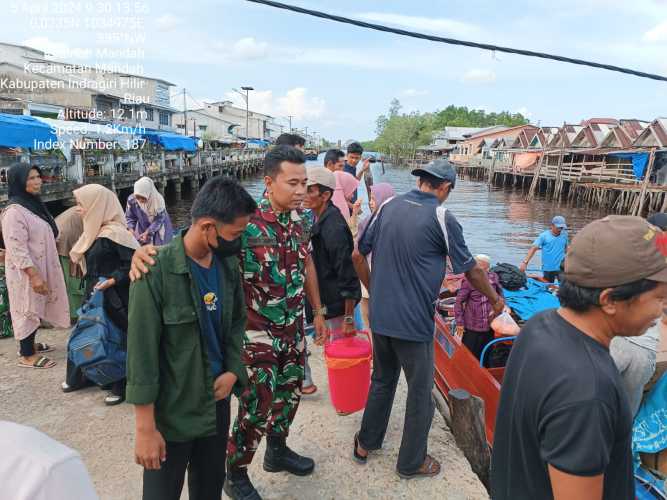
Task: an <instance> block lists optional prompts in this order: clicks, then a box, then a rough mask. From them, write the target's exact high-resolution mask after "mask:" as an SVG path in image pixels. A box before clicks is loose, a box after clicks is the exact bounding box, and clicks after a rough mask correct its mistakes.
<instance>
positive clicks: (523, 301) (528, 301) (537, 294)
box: [503, 278, 560, 321]
mask: <svg viewBox="0 0 667 500" xmlns="http://www.w3.org/2000/svg"><path fill="white" fill-rule="evenodd" d="M548 285H549V283H542V282H540V281H536V280H534V279H532V278H529V279H528V283H527V284H526V287H525V288H522V289H521V290H515V291H512V290H505V289H503V294H504V295H505V302H506V303H507V305H508V306H509V307H511V308H512V310H513V311H514V312H515V313H516V314H517V316H519V318H521V319H522V320H524V321H528V320H529V319H530V318H531V317H532V316H533V315H534V314H537V313H539V312H541V311H545V310H546V309H556V308H558V307H560V303H559V302H558V299H557V298H556V297H555V296H554V295H553V294H552V293H551V292H550V291H549V289H548V288H547V287H548Z"/></svg>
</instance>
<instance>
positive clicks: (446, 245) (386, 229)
mask: <svg viewBox="0 0 667 500" xmlns="http://www.w3.org/2000/svg"><path fill="white" fill-rule="evenodd" d="M438 205H439V203H438V199H437V198H436V197H435V196H434V195H432V194H429V193H423V192H421V191H419V190H413V191H410V192H409V193H406V194H404V195H401V196H397V197H395V198H394V199H392V200H390V201H389V202H387V203H386V204H385V205H383V206H382V208H381V210H380V212H379V213H378V214H377V216H376V217H375V218H374V219H373V220H371V222H370V223H369V225H368V227H367V229H366V231H365V232H364V234H363V235H362V236H361V240H360V242H359V251H360V252H361V253H362V254H364V255H368V254H369V253H370V252H373V258H372V265H373V267H372V272H371V287H370V309H371V311H372V313H371V330H372V331H373V333H376V334H380V335H385V336H387V337H395V338H399V339H403V340H411V341H415V342H429V341H431V340H433V329H434V326H435V325H434V322H433V314H434V311H435V306H434V304H435V300H436V299H437V298H438V293H439V292H440V286H441V285H442V280H443V279H444V277H445V265H446V260H445V257H447V256H449V258H450V260H451V262H452V267H453V270H454V273H457V274H458V273H465V272H467V271H469V270H470V269H472V268H473V267H474V265H475V260H474V259H473V257H472V255H470V251H469V250H468V247H467V246H466V242H465V240H464V238H463V230H462V229H461V225H460V224H459V223H458V221H457V220H456V217H454V215H453V214H452V213H451V212H450V211H447V212H446V214H445V227H446V229H447V242H445V235H444V234H443V232H442V229H441V227H440V224H439V222H438V218H437V215H436V209H437V207H438Z"/></svg>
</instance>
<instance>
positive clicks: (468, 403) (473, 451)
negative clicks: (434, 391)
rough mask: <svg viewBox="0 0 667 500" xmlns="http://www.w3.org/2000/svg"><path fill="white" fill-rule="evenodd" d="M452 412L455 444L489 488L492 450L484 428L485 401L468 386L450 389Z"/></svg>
mask: <svg viewBox="0 0 667 500" xmlns="http://www.w3.org/2000/svg"><path fill="white" fill-rule="evenodd" d="M448 399H449V404H450V407H451V415H452V433H453V434H454V439H456V444H457V445H458V447H459V448H460V449H461V451H463V454H464V455H465V457H466V458H467V459H468V461H469V462H470V466H471V468H472V470H473V472H475V474H477V476H479V479H480V481H482V484H484V486H486V489H487V490H488V489H489V484H490V483H489V476H490V472H491V451H490V450H489V446H488V444H487V443H486V431H485V430H484V402H483V401H482V400H481V399H480V398H478V397H476V396H471V395H470V393H469V392H468V391H466V390H465V389H453V390H451V391H449V397H448Z"/></svg>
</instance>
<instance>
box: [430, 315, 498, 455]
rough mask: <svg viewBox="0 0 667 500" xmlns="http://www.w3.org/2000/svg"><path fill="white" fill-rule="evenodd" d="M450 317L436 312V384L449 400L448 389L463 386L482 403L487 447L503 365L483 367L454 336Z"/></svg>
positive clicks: (491, 433)
mask: <svg viewBox="0 0 667 500" xmlns="http://www.w3.org/2000/svg"><path fill="white" fill-rule="evenodd" d="M455 332H456V328H455V322H454V320H453V319H452V318H449V317H444V316H442V315H441V314H440V313H439V312H436V313H435V342H434V350H435V385H436V387H437V388H438V390H439V391H440V393H441V394H442V395H443V397H444V398H445V399H447V400H448V396H449V391H451V390H453V389H465V390H466V391H468V392H469V393H470V394H472V395H473V396H478V397H479V398H481V399H482V401H483V402H484V428H485V431H486V441H487V443H488V444H489V446H491V445H492V443H493V433H494V430H495V425H496V414H497V412H498V403H499V401H500V384H501V382H502V378H503V374H504V372H505V369H504V368H488V369H487V368H483V367H481V366H480V365H479V361H478V360H477V358H476V357H475V356H474V355H473V354H472V353H471V352H470V351H469V350H468V349H467V347H466V346H465V345H463V343H462V341H461V339H459V338H458V337H457V336H456V335H455Z"/></svg>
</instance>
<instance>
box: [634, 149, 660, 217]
mask: <svg viewBox="0 0 667 500" xmlns="http://www.w3.org/2000/svg"><path fill="white" fill-rule="evenodd" d="M654 163H655V149H652V150H651V153H650V154H649V158H648V165H647V166H646V171H645V172H644V182H643V183H642V189H641V191H640V192H639V202H638V203H637V211H636V212H635V213H634V214H633V215H637V216H641V214H642V210H643V208H644V197H645V196H646V190H647V189H648V185H649V183H650V181H651V174H652V173H653V164H654Z"/></svg>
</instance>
